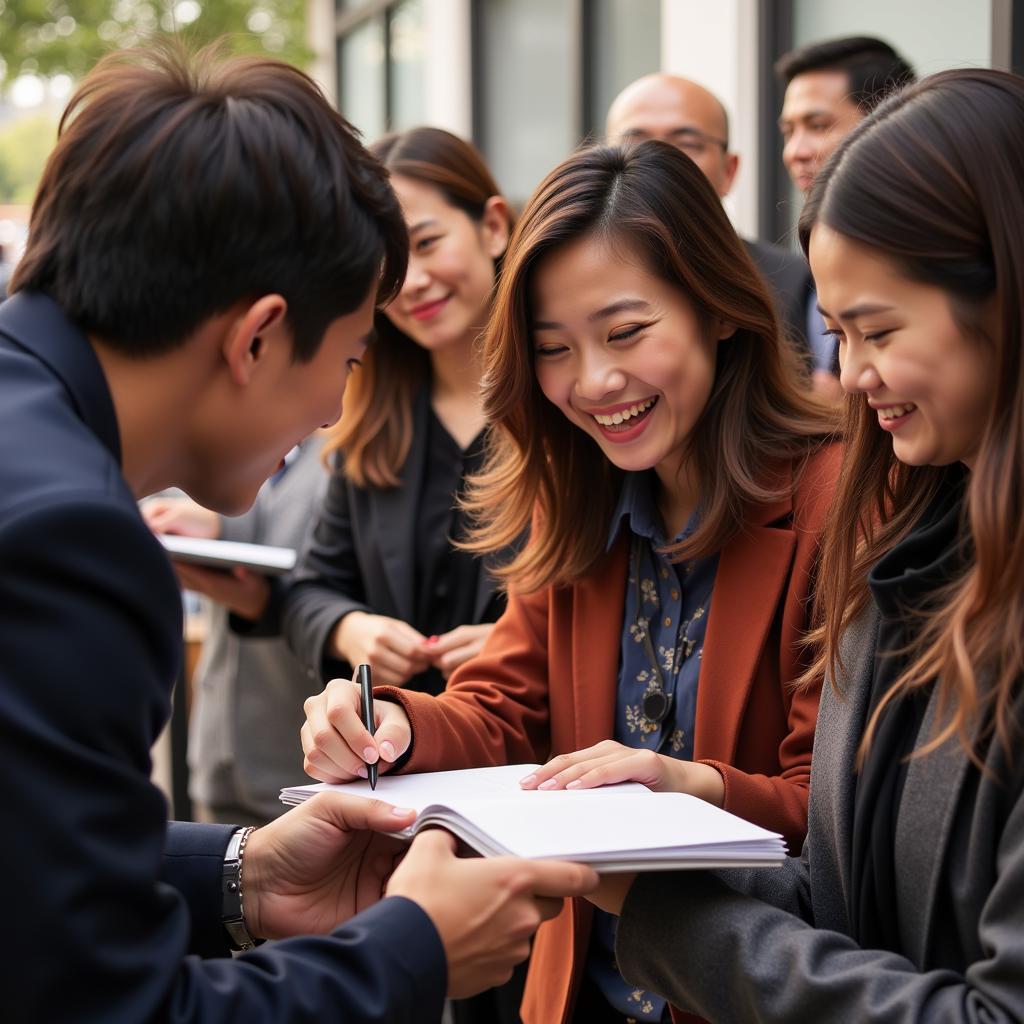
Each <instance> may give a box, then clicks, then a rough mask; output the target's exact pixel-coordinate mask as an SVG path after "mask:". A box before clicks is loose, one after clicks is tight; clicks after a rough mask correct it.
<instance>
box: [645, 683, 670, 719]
mask: <svg viewBox="0 0 1024 1024" xmlns="http://www.w3.org/2000/svg"><path fill="white" fill-rule="evenodd" d="M640 707H641V710H642V711H643V713H644V718H646V719H647V721H649V722H653V723H654V724H655V725H660V724H661V723H662V722H663V721H664V720H665V717H666V716H667V715H668V712H669V708H671V707H672V695H671V694H669V693H665V691H664V690H651V692H650V693H645V694H644V699H643V702H642V703H641V705H640Z"/></svg>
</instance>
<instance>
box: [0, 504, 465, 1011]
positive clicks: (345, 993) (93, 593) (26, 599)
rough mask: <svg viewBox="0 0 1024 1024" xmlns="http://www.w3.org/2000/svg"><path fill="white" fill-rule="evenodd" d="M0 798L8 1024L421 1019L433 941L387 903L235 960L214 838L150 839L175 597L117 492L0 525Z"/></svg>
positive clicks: (439, 987)
mask: <svg viewBox="0 0 1024 1024" xmlns="http://www.w3.org/2000/svg"><path fill="white" fill-rule="evenodd" d="M0 565H2V566H3V572H0V606H2V607H3V608H4V616H3V621H2V622H0V758H2V767H3V772H4V782H5V793H4V800H3V801H2V805H0V831H2V834H3V836H4V841H3V843H0V850H2V854H0V857H2V861H0V868H2V870H3V873H4V877H5V878H7V879H8V880H9V881H10V884H9V886H8V892H7V895H6V898H5V912H6V913H5V926H6V928H7V929H9V934H10V935H12V936H16V937H17V939H16V941H15V942H14V943H12V946H11V948H10V949H9V950H8V951H7V952H6V953H5V955H4V957H3V958H0V964H2V966H0V984H2V987H3V990H4V992H5V993H6V995H5V1005H4V1018H5V1020H8V1021H14V1022H22V1021H25V1022H27V1021H36V1020H47V1021H62V1020H73V1021H76V1022H91V1021H96V1022H104V1024H107V1022H120V1021H124V1022H129V1021H131V1022H137V1021H149V1020H156V1019H161V1020H171V1021H187V1020H199V1019H201V1020H203V1021H206V1022H212V1021H228V1020H238V1019H245V1020H252V1021H267V1022H269V1021H285V1020H288V1021H317V1022H320V1021H322V1020H323V1018H324V1015H325V1014H328V1013H330V1014H337V1015H338V1019H339V1020H349V1021H385V1020H388V1021H390V1020H395V1021H408V1022H410V1024H412V1022H413V1021H420V1020H422V1019H423V1018H424V1014H425V1013H429V1012H435V1013H436V1014H438V1015H439V1014H440V1010H441V1006H442V1003H443V996H444V988H445V984H446V982H445V966H444V954H443V949H442V947H441V945H440V942H439V939H438V937H437V934H436V932H435V930H434V929H433V926H432V924H431V923H430V921H429V919H428V918H427V917H426V915H425V914H424V913H423V912H422V911H421V910H420V909H419V908H418V907H416V906H415V904H412V903H410V902H408V901H404V900H385V901H383V903H382V904H380V905H378V906H377V907H376V908H373V909H372V910H371V911H369V912H367V914H366V915H360V916H359V917H358V918H355V919H353V920H352V921H350V922H349V923H348V924H347V925H345V926H343V927H342V928H340V929H338V931H337V932H336V933H335V934H334V935H333V936H327V937H319V938H303V939H291V940H287V941H285V942H281V943H275V944H274V945H272V946H270V947H266V948H265V949H261V950H257V951H255V952H254V953H253V954H250V955H249V956H246V957H241V958H238V959H235V960H232V959H230V958H220V959H201V958H200V957H198V956H195V955H189V954H190V953H193V954H194V953H195V952H197V951H200V950H201V951H202V952H205V953H214V952H217V953H223V952H224V947H223V942H222V940H221V942H220V943H218V941H217V936H216V933H215V929H214V928H213V927H212V921H213V920H214V918H215V916H216V915H217V914H218V913H219V909H218V908H219V905H220V885H219V873H218V872H217V870H216V863H217V858H218V851H219V852H220V854H221V855H222V853H223V848H224V845H225V844H226V839H227V834H226V830H224V829H216V828H215V829H214V830H213V832H212V833H211V832H209V831H207V830H206V829H204V828H200V827H198V826H193V829H192V835H191V837H190V836H188V835H187V834H185V833H180V834H179V832H178V830H177V829H175V830H173V831H172V832H171V833H170V836H168V829H167V826H166V820H165V819H166V804H165V802H164V800H163V797H162V795H161V794H160V792H159V790H157V789H156V787H155V786H153V785H152V783H151V782H150V779H149V776H150V768H151V765H150V758H149V751H150V747H151V745H152V743H153V741H154V740H155V738H156V736H157V735H158V733H159V731H160V729H161V728H162V726H163V724H164V723H165V722H166V720H167V717H168V713H169V694H170V681H171V680H172V679H173V678H175V677H176V675H177V670H178V665H179V662H180V651H181V618H180V597H179V595H178V591H177V587H176V586H175V583H174V578H173V574H172V573H171V571H170V567H169V565H168V563H167V560H166V557H165V556H164V555H163V553H162V550H161V548H160V547H159V545H158V544H157V542H156V541H155V540H154V539H153V537H152V535H151V534H150V533H149V530H148V529H147V528H146V527H145V525H144V524H143V522H142V520H141V518H140V517H139V516H138V513H137V512H136V510H135V509H134V507H133V506H132V504H131V502H130V499H128V498H127V496H125V497H124V499H123V501H121V502H120V503H115V502H112V501H111V500H108V499H106V498H101V497H98V496H96V495H94V494H87V495H83V496H81V497H79V496H77V495H76V496H73V497H68V498H67V499H66V500H63V501H61V502H52V501H47V503H46V504H44V505H42V507H28V508H26V509H24V511H22V512H18V513H14V514H12V515H9V516H8V517H7V518H6V519H5V522H4V526H3V530H2V531H0Z"/></svg>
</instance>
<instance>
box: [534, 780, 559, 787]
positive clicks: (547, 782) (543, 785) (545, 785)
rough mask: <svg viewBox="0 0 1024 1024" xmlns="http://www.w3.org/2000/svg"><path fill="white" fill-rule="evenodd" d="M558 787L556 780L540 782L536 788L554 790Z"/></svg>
mask: <svg viewBox="0 0 1024 1024" xmlns="http://www.w3.org/2000/svg"><path fill="white" fill-rule="evenodd" d="M557 785H558V780H557V779H548V780H547V781H546V782H542V783H541V784H540V785H539V786H538V787H537V788H538V789H554V788H555V786H557Z"/></svg>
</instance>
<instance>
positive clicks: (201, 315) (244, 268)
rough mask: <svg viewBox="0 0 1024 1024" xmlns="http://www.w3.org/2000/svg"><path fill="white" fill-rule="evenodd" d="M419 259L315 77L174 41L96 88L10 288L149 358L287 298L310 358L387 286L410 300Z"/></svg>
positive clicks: (79, 114) (83, 90)
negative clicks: (334, 326) (330, 329)
mask: <svg viewBox="0 0 1024 1024" xmlns="http://www.w3.org/2000/svg"><path fill="white" fill-rule="evenodd" d="M407 258H408V235H407V232H406V228H405V223H404V220H403V218H402V213H401V209H400V207H399V205H398V201H397V199H396V198H395V195H394V193H393V191H392V190H391V187H390V185H389V184H388V175H387V172H386V171H385V170H384V168H383V167H382V166H381V164H380V163H379V162H378V161H377V160H376V159H375V158H374V157H372V156H371V155H370V154H369V153H368V152H367V151H366V150H365V149H364V148H363V146H362V145H361V144H360V142H359V141H358V138H357V136H356V133H355V132H354V130H353V129H352V127H351V126H350V125H349V124H348V123H347V122H346V121H345V120H344V119H343V118H342V117H341V116H340V115H339V114H338V113H337V112H336V111H334V110H333V109H332V108H331V107H330V105H329V104H328V103H327V101H326V100H325V99H324V97H323V94H322V93H321V92H320V90H319V88H318V87H317V86H316V85H315V83H314V82H313V81H312V80H311V79H310V78H308V77H307V76H306V75H305V74H303V73H302V72H301V71H299V70H297V69H296V68H293V67H290V66H288V65H286V64H282V63H280V62H278V61H274V60H269V59H265V58H259V57H235V58H227V59H225V58H223V57H222V55H221V53H220V48H219V47H209V48H206V49H205V50H202V51H200V52H199V53H196V54H194V55H193V54H189V53H188V51H187V50H186V49H185V48H184V47H183V46H181V45H178V44H175V43H172V42H167V43H163V44H160V45H158V46H156V47H153V48H149V49H138V50H129V51H125V52H122V53H116V54H111V55H109V56H107V57H105V58H104V59H103V60H101V61H100V62H99V63H98V64H97V66H96V67H95V68H94V69H93V70H92V71H91V72H90V73H89V74H88V75H87V76H86V78H85V79H84V80H83V81H82V84H81V86H80V87H79V88H78V90H77V92H76V93H75V95H74V97H73V98H72V100H71V102H70V103H69V104H68V108H67V110H66V111H65V112H64V116H63V117H62V119H61V123H60V129H59V135H58V142H57V146H56V148H55V149H54V151H53V154H52V155H51V156H50V159H49V162H48V163H47V165H46V170H45V171H44V173H43V178H42V181H41V183H40V186H39V191H38V193H37V195H36V199H35V203H34V205H33V208H32V217H31V222H30V227H29V240H28V246H27V248H26V250H25V255H24V257H23V258H22V260H21V262H20V264H19V266H18V269H17V273H16V274H15V276H14V278H13V280H12V282H11V290H12V291H14V290H21V289H25V290H37V291H42V292H46V293H48V294H49V295H50V296H52V297H53V298H54V299H55V300H56V301H57V302H58V303H59V304H60V305H61V307H62V308H63V309H64V311H65V313H66V314H67V315H68V316H69V317H70V318H71V319H72V320H73V321H74V322H75V323H76V324H77V325H78V326H79V327H81V328H82V330H83V331H85V332H87V333H91V334H94V335H96V336H97V337H99V338H101V339H102V340H103V341H104V342H105V343H107V344H108V345H110V346H111V347H113V348H116V349H119V350H120V351H122V352H125V353H129V354H137V355H139V356H145V355H154V354H157V353H160V352H166V351H168V350H171V349H173V348H175V347H176V346H178V345H179V344H181V343H183V342H184V340H185V339H186V338H187V337H188V336H189V335H190V334H191V333H192V332H193V331H194V330H195V329H196V328H197V327H198V326H199V325H200V324H201V323H203V322H204V321H205V320H207V319H208V318H209V317H211V316H214V315H216V314H218V313H221V312H224V311H225V310H227V309H229V308H230V307H231V306H232V305H234V304H235V303H236V302H238V301H239V300H245V299H250V298H251V299H256V298H258V297H259V296H261V295H267V294H280V295H282V296H283V297H284V298H285V300H286V301H287V303H288V313H287V322H288V325H289V327H290V328H291V331H292V334H293V337H294V356H295V358H296V359H297V360H308V359H310V358H312V356H313V355H314V354H315V353H316V351H317V349H318V348H319V347H320V343H321V341H322V338H323V334H324V331H325V330H326V328H327V326H328V325H329V324H330V323H331V321H332V320H335V319H336V318H338V317H339V316H344V315H345V314H347V313H351V312H352V311H353V310H355V309H357V308H358V307H359V305H360V304H361V303H362V302H363V301H364V299H365V298H366V296H367V293H368V292H369V291H370V289H371V288H377V289H379V290H378V295H379V296H380V298H381V299H382V300H383V299H386V298H388V297H391V296H393V295H394V294H396V293H397V291H398V289H399V288H400V287H401V283H402V280H403V279H404V277H405V267H406V261H407Z"/></svg>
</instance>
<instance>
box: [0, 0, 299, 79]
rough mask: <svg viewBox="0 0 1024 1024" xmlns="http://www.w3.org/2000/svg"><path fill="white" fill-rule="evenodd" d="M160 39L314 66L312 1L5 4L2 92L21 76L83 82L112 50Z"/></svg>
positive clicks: (0, 14)
mask: <svg viewBox="0 0 1024 1024" xmlns="http://www.w3.org/2000/svg"><path fill="white" fill-rule="evenodd" d="M161 32H172V33H173V32H177V33H182V34H183V35H184V36H185V37H186V38H187V39H189V40H190V41H192V42H194V43H195V44H197V45H200V44H202V43H206V42H210V41H212V40H214V39H217V38H219V37H220V36H225V35H226V36H228V37H229V39H230V48H231V49H232V50H234V51H235V52H240V53H252V52H256V53H267V54H269V55H272V56H275V57H279V58H281V59H282V60H287V61H290V62H291V63H294V64H298V65H300V66H302V65H305V64H306V63H307V61H308V60H309V57H310V53H309V50H308V49H307V47H306V43H305V0H0V87H2V85H3V81H4V79H5V78H6V80H7V82H8V83H9V82H10V81H11V80H13V79H14V78H17V77H18V76H19V75H21V74H38V75H42V76H47V77H51V76H55V75H70V76H71V77H72V78H79V77H81V76H82V75H83V74H84V73H85V72H86V71H88V70H89V68H90V67H92V65H93V64H95V63H96V61H97V60H98V59H99V58H100V57H101V56H103V54H104V53H106V52H107V51H108V50H112V49H120V48H122V47H125V46H134V45H136V44H137V43H141V42H144V41H145V40H146V39H148V38H151V37H152V36H154V35H156V34H158V33H161Z"/></svg>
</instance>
